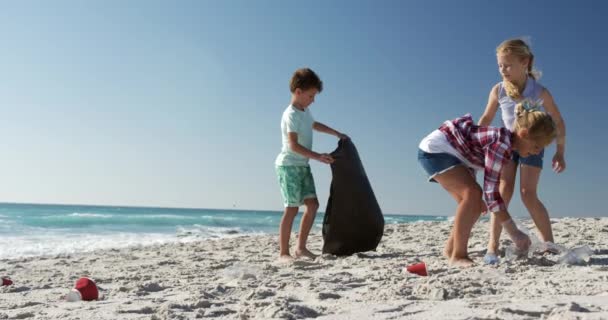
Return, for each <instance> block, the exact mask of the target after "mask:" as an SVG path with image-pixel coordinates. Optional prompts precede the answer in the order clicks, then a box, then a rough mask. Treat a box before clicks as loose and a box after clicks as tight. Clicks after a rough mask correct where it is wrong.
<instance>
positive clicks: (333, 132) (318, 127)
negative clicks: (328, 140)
mask: <svg viewBox="0 0 608 320" xmlns="http://www.w3.org/2000/svg"><path fill="white" fill-rule="evenodd" d="M312 128H313V129H315V130H317V131H319V132H323V133H327V134H331V135H332V136H336V137H338V138H339V139H346V138H348V136H347V135H345V134H343V133H340V132H339V131H337V130H334V129H332V128H330V127H328V126H326V125H324V124H322V123H321V122H317V121H315V123H313V125H312Z"/></svg>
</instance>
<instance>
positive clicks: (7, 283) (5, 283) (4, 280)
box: [2, 278, 13, 286]
mask: <svg viewBox="0 0 608 320" xmlns="http://www.w3.org/2000/svg"><path fill="white" fill-rule="evenodd" d="M11 284H13V280H11V279H9V278H2V285H3V286H10V285H11Z"/></svg>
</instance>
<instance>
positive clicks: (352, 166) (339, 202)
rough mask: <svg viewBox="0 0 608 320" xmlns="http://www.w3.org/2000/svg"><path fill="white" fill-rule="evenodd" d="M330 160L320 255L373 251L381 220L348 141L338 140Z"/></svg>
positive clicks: (356, 156) (378, 210)
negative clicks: (331, 160) (330, 175)
mask: <svg viewBox="0 0 608 320" xmlns="http://www.w3.org/2000/svg"><path fill="white" fill-rule="evenodd" d="M331 156H332V157H333V158H334V159H335V161H334V163H332V164H331V172H332V181H331V187H330V193H329V200H328V201H327V209H326V210H325V217H324V218H323V253H331V254H334V255H339V256H344V255H351V254H353V253H356V252H364V251H369V250H375V249H376V247H377V246H378V244H379V243H380V240H381V239H382V234H383V233H384V217H383V216H382V211H381V210H380V206H379V205H378V201H377V200H376V196H375V195H374V191H373V190H372V186H371V185H370V183H369V180H368V179H367V175H366V174H365V170H364V169H363V164H362V163H361V159H360V158H359V153H358V152H357V148H355V145H354V144H353V142H352V141H351V140H350V139H341V140H340V142H338V148H337V149H336V150H334V152H332V153H331Z"/></svg>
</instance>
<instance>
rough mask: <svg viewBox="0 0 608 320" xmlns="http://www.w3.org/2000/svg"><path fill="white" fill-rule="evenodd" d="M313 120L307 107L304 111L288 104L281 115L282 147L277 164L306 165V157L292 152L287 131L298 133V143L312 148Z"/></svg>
mask: <svg viewBox="0 0 608 320" xmlns="http://www.w3.org/2000/svg"><path fill="white" fill-rule="evenodd" d="M314 123H315V120H314V119H313V117H312V114H311V113H310V110H308V108H306V109H304V111H302V110H300V109H298V108H296V107H294V106H293V105H289V106H288V107H287V109H285V111H284V112H283V117H281V136H282V141H283V147H282V148H281V153H279V156H278V157H277V159H276V161H275V165H277V166H307V165H308V158H307V157H304V156H302V155H300V154H299V153H295V152H293V150H291V148H290V147H289V132H295V133H297V134H298V143H299V144H300V145H301V146H303V147H304V148H307V149H308V150H312V126H313V124H314Z"/></svg>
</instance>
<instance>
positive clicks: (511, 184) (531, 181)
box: [478, 39, 566, 264]
mask: <svg viewBox="0 0 608 320" xmlns="http://www.w3.org/2000/svg"><path fill="white" fill-rule="evenodd" d="M496 57H497V61H498V71H499V72H500V75H501V76H502V79H503V81H502V82H499V83H498V84H496V85H495V86H494V87H493V88H492V90H491V91H490V97H489V99H488V104H487V106H486V110H485V112H484V114H483V115H482V117H481V118H480V119H479V123H478V124H479V125H480V126H487V125H490V123H492V120H493V119H494V116H495V115H496V112H497V111H498V108H499V107H500V109H501V112H502V120H503V124H504V126H505V127H506V128H507V129H509V130H512V128H513V120H514V117H515V112H514V106H515V105H516V103H518V102H521V101H522V100H523V99H532V100H536V101H538V102H540V104H542V106H543V107H544V109H545V111H546V112H547V113H549V114H550V115H551V117H552V118H553V121H554V122H555V124H556V128H557V138H556V142H557V149H556V153H555V155H554V156H553V159H552V167H553V170H554V171H555V172H557V173H560V172H562V171H564V170H565V169H566V162H565V160H564V152H565V145H566V139H565V137H566V127H565V124H564V121H563V119H562V116H561V114H560V112H559V109H558V108H557V105H556V104H555V102H554V101H553V97H552V96H551V93H549V90H547V89H546V88H544V87H543V86H541V85H540V84H539V83H538V82H537V81H536V80H537V79H538V78H539V76H540V74H539V72H538V71H536V70H535V69H534V68H533V64H534V55H533V54H532V52H531V51H530V48H529V47H528V45H527V44H526V43H525V42H524V41H523V40H520V39H512V40H506V41H504V42H503V43H501V44H500V45H499V46H498V48H496ZM542 155H543V153H541V154H540V155H537V156H536V155H535V156H531V157H520V156H519V155H518V154H514V155H513V161H511V162H510V163H509V164H507V165H506V166H505V168H504V169H503V171H502V174H501V178H500V193H501V195H502V198H503V199H504V201H505V202H506V203H507V204H508V203H509V201H510V200H511V197H512V196H513V190H514V188H515V175H516V173H517V168H518V164H519V170H520V193H521V199H522V201H523V203H524V205H525V206H526V208H527V209H528V211H529V213H530V216H531V217H532V220H533V221H534V224H536V227H537V228H538V231H539V232H540V235H541V238H542V240H543V241H545V242H553V233H552V231H551V222H550V221H549V214H548V212H547V209H546V208H545V206H544V205H543V203H542V202H541V201H540V200H539V199H538V195H537V187H538V180H539V178H540V173H541V169H542ZM491 220H492V223H491V227H490V228H491V229H490V239H489V242H488V251H487V254H486V256H485V257H484V261H485V262H486V263H488V264H494V263H498V258H497V255H496V253H497V252H498V244H499V239H500V233H501V231H502V228H501V225H500V224H499V223H498V222H497V221H496V219H495V218H494V216H492V219H491Z"/></svg>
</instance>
